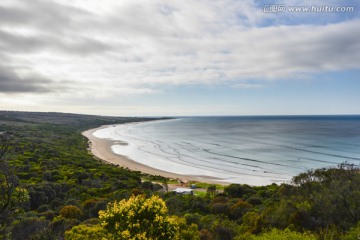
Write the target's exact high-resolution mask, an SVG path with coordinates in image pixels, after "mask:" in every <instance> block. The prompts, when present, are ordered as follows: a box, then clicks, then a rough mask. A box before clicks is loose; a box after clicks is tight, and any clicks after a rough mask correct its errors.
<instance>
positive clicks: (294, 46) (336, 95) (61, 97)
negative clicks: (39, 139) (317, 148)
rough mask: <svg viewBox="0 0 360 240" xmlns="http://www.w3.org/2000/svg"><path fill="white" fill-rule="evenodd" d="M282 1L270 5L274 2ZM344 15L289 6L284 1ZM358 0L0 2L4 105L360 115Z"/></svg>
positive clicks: (146, 112)
mask: <svg viewBox="0 0 360 240" xmlns="http://www.w3.org/2000/svg"><path fill="white" fill-rule="evenodd" d="M274 4H280V5H281V6H282V5H285V11H282V12H278V13H271V12H269V10H270V5H274ZM312 5H319V6H333V7H336V6H341V7H344V6H350V7H353V11H350V12H337V13H331V12H311V13H310V12H307V13H306V12H297V13H294V12H290V10H289V8H290V7H292V6H312ZM359 8H360V2H359V1H358V0H337V1H334V0H303V1H297V0H282V1H278V0H256V1H253V0H241V1H240V0H151V1H148V0H121V1H119V0H58V1H55V0H23V1H17V0H0V109H2V110H24V111H60V112H73V113H89V114H100V115H118V116H119V115H120V116H134V115H135V116H153V115H161V116H163V115H167V116H169V115H171V116H173V115H268V114H360V12H359V10H360V9H359Z"/></svg>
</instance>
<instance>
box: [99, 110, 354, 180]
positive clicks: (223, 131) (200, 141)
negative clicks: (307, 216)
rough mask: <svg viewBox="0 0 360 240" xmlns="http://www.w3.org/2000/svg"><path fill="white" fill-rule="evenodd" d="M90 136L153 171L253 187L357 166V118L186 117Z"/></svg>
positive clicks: (119, 126)
mask: <svg viewBox="0 0 360 240" xmlns="http://www.w3.org/2000/svg"><path fill="white" fill-rule="evenodd" d="M94 135H95V136H96V137H99V138H110V139H113V140H117V141H118V142H117V143H115V144H114V146H113V147H112V149H113V151H114V152H115V153H117V154H120V155H126V156H128V157H129V158H131V159H133V160H135V161H138V162H140V163H142V164H145V165H148V166H151V167H154V168H158V169H161V170H165V171H169V172H174V173H179V174H184V175H197V176H210V177H216V178H219V179H220V180H221V181H227V182H234V183H247V184H251V185H264V184H270V183H274V182H275V183H280V182H285V181H289V180H291V178H292V177H293V176H295V175H297V174H298V173H301V172H304V171H306V170H309V169H315V168H323V167H333V166H337V165H338V164H339V163H342V162H345V161H347V162H350V163H354V164H356V165H359V163H360V116H288V117H286V116H276V117H275V116H274V117H188V118H179V119H175V120H164V121H154V122H146V123H132V124H125V125H118V126H112V127H109V128H105V129H102V130H98V131H97V132H95V133H94ZM123 143H127V144H123Z"/></svg>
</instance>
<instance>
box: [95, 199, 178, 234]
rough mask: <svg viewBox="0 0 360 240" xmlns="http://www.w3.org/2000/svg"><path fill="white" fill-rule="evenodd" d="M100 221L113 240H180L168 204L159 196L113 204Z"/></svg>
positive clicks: (100, 214) (108, 207)
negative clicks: (168, 210)
mask: <svg viewBox="0 0 360 240" xmlns="http://www.w3.org/2000/svg"><path fill="white" fill-rule="evenodd" d="M99 218H100V221H101V222H102V226H103V227H104V228H105V229H106V230H107V231H108V232H109V233H110V234H112V236H113V237H114V239H124V240H125V239H134V240H140V239H154V240H155V239H159V240H160V239H161V240H162V239H163V240H166V239H179V226H178V223H177V221H176V220H175V219H174V218H172V217H169V216H168V215H167V207H166V204H165V202H164V201H163V200H162V199H160V198H159V197H158V196H152V197H150V198H148V199H147V198H145V196H144V195H137V196H132V197H130V199H129V200H122V201H120V202H114V203H110V204H108V206H107V209H106V210H104V211H100V212H99Z"/></svg>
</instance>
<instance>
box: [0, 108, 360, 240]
mask: <svg viewBox="0 0 360 240" xmlns="http://www.w3.org/2000/svg"><path fill="white" fill-rule="evenodd" d="M145 120H149V119H140V118H112V117H101V116H89V115H74V114H59V113H41V114H40V113H21V112H0V239H44V240H45V239H64V238H65V239H202V240H207V239H209V240H210V239H211V240H217V239H219V240H220V239H221V240H228V239H229V240H230V239H237V240H239V239H357V238H358V236H360V222H359V221H360V200H359V199H360V174H359V169H358V168H357V167H356V166H354V165H352V164H348V163H343V164H341V165H339V166H338V167H337V168H329V169H315V170H311V171H308V172H305V173H302V174H299V175H298V176H295V177H294V178H293V180H292V181H291V182H289V183H286V184H285V183H284V184H281V185H276V184H272V185H268V186H248V185H240V184H230V185H228V186H226V187H225V188H224V190H223V191H221V192H220V191H217V189H216V187H215V186H209V187H208V191H207V194H202V195H195V196H192V195H177V194H175V193H172V192H167V191H166V190H165V188H164V187H163V186H167V184H166V183H167V182H168V181H169V180H168V179H165V178H162V177H159V176H144V175H142V174H141V173H140V172H135V171H130V170H128V169H124V168H120V167H119V166H114V165H110V164H105V163H103V162H101V161H99V160H97V159H96V158H94V157H93V156H92V155H91V154H90V153H89V151H88V149H87V148H88V143H87V139H86V138H84V137H83V136H82V135H81V132H82V131H83V130H86V129H90V128H93V127H97V126H100V125H104V124H116V123H124V122H129V121H145ZM159 183H163V184H159ZM124 223H125V224H124Z"/></svg>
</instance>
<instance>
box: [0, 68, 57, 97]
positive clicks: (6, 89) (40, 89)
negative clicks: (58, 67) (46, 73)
mask: <svg viewBox="0 0 360 240" xmlns="http://www.w3.org/2000/svg"><path fill="white" fill-rule="evenodd" d="M50 83H51V81H49V80H47V79H45V78H43V77H36V78H35V77H27V78H21V77H20V76H19V75H17V74H16V73H15V72H14V71H13V70H12V69H11V68H9V67H5V66H1V65H0V93H26V92H32V93H45V92H50V91H51V90H50V86H49V85H51V84H50Z"/></svg>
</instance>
